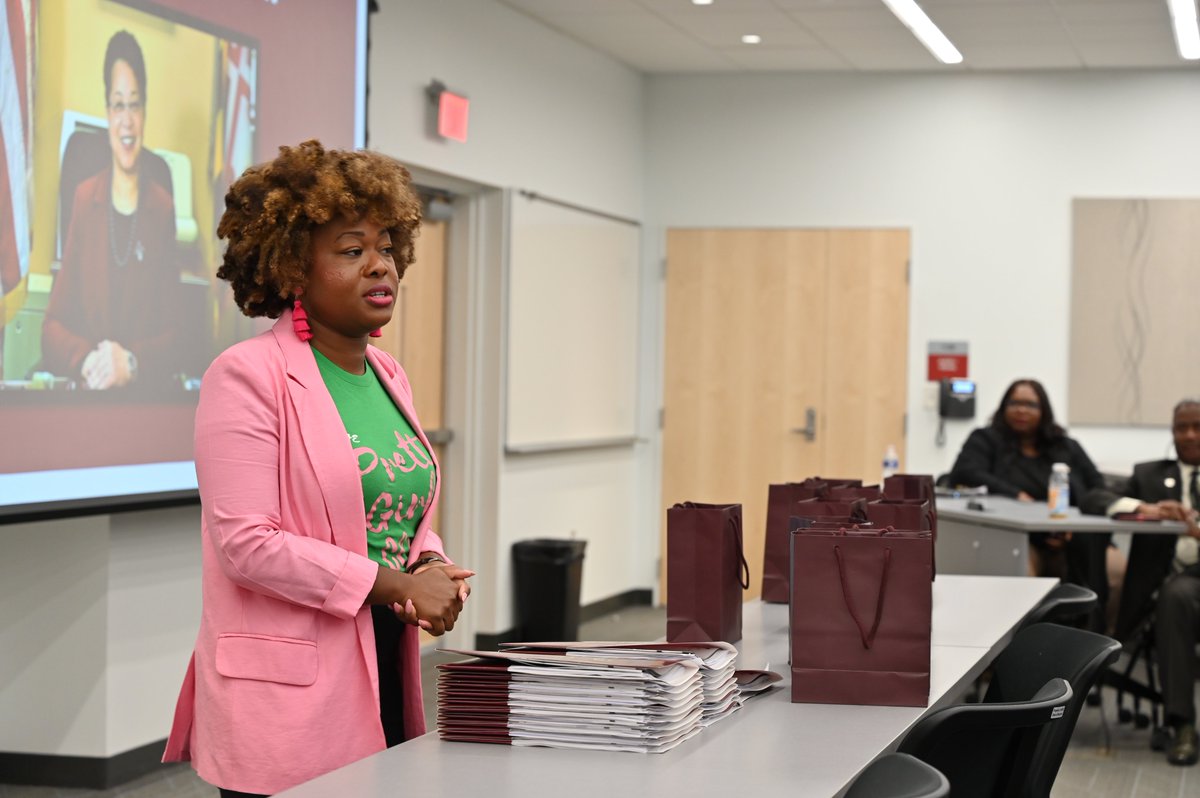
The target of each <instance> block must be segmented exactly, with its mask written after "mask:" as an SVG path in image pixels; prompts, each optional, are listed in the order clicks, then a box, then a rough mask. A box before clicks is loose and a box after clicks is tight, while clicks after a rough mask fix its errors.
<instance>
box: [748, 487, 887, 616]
mask: <svg viewBox="0 0 1200 798" xmlns="http://www.w3.org/2000/svg"><path fill="white" fill-rule="evenodd" d="M852 481H853V480H837V481H836V485H835V486H836V487H842V486H849V485H850V483H851V482H852ZM814 482H819V484H818V485H814V484H812V483H814ZM831 484H834V483H830V482H825V481H823V480H816V479H807V480H805V481H804V482H790V483H786V484H783V485H771V486H770V487H769V488H768V490H767V529H766V535H765V536H764V537H765V542H764V544H763V584H762V600H763V601H766V602H768V603H775V604H787V602H788V596H789V595H790V592H791V579H790V574H791V562H792V559H791V557H792V555H791V550H790V549H789V547H788V529H789V526H788V519H789V518H791V517H793V516H795V515H796V514H797V509H796V508H797V507H798V506H803V507H804V508H805V509H804V510H803V512H806V513H810V514H811V515H814V516H818V515H819V516H837V517H844V516H849V515H851V506H852V502H849V501H845V502H823V501H821V500H820V499H818V498H816V497H817V496H820V495H821V494H823V493H828V492H829V489H830V485H831ZM860 504H862V505H863V506H864V507H865V502H861V503H860ZM861 517H862V518H863V519H865V518H866V511H865V510H863V514H862V516H861Z"/></svg>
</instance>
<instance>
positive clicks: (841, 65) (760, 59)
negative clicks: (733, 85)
mask: <svg viewBox="0 0 1200 798" xmlns="http://www.w3.org/2000/svg"><path fill="white" fill-rule="evenodd" d="M724 53H725V55H726V57H727V58H729V60H730V61H732V62H734V63H735V64H737V65H738V66H740V67H743V68H744V69H746V70H749V71H764V72H794V71H801V70H802V71H810V70H812V71H817V70H820V71H839V70H850V69H853V66H852V65H851V64H850V62H848V61H846V60H845V59H843V58H841V57H839V56H838V55H837V54H836V53H834V52H832V51H830V50H827V49H825V48H814V49H807V48H798V47H797V48H792V47H780V48H769V47H768V48H754V49H745V50H739V49H733V48H730V49H728V50H725V51H724Z"/></svg>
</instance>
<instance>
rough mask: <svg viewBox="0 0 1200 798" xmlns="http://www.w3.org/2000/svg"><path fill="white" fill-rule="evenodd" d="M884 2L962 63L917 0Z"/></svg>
mask: <svg viewBox="0 0 1200 798" xmlns="http://www.w3.org/2000/svg"><path fill="white" fill-rule="evenodd" d="M1189 1H1190V0H1189ZM883 2H884V3H885V4H887V7H888V8H890V9H891V10H892V13H893V14H895V15H896V16H897V17H898V18H899V19H900V21H901V22H903V23H904V25H905V27H907V28H908V29H909V30H910V31H912V32H913V35H914V36H916V37H917V38H918V39H919V40H920V41H921V44H923V45H925V48H926V49H927V50H929V52H931V53H933V57H934V58H936V59H937V60H939V61H941V62H942V63H943V64H961V63H962V60H963V57H962V53H960V52H959V51H958V48H957V47H955V46H954V45H953V44H951V43H950V40H949V39H947V38H946V34H944V33H942V32H941V30H939V29H938V26H937V25H934V24H933V20H931V19H930V18H929V17H928V16H927V15H926V14H925V12H924V11H922V10H921V7H920V6H919V5H917V4H916V2H915V0H883Z"/></svg>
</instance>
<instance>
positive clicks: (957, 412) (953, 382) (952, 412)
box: [938, 378, 975, 418]
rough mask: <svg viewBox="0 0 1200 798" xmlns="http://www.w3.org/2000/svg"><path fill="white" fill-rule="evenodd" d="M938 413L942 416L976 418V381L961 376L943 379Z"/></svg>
mask: <svg viewBox="0 0 1200 798" xmlns="http://www.w3.org/2000/svg"><path fill="white" fill-rule="evenodd" d="M938 415H939V416H941V417H942V418H975V381H974V380H964V379H961V378H950V379H945V380H942V388H941V392H940V393H939V395H938Z"/></svg>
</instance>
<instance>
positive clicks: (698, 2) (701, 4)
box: [692, 0, 712, 6]
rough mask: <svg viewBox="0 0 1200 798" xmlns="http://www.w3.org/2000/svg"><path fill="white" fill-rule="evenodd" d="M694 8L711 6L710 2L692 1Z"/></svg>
mask: <svg viewBox="0 0 1200 798" xmlns="http://www.w3.org/2000/svg"><path fill="white" fill-rule="evenodd" d="M692 5H694V6H711V5H712V0H692Z"/></svg>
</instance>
